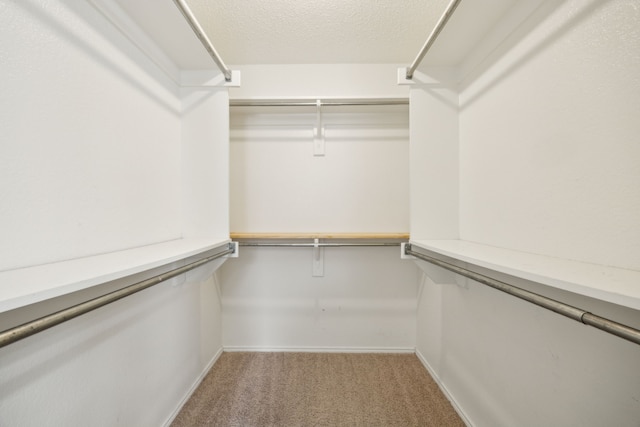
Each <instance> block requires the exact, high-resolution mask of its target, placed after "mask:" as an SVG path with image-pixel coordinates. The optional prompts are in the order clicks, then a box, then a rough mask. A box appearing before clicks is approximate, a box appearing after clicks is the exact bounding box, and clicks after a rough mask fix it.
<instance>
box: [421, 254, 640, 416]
mask: <svg viewBox="0 0 640 427" xmlns="http://www.w3.org/2000/svg"><path fill="white" fill-rule="evenodd" d="M419 264H420V265H421V266H422V267H423V268H424V269H425V271H427V272H428V275H427V274H425V275H424V276H423V278H422V288H421V289H422V290H421V296H420V298H419V301H418V310H417V313H418V315H417V319H418V322H417V339H416V341H417V342H416V350H417V353H418V355H419V357H420V358H421V359H422V360H423V362H424V363H425V365H427V366H428V367H429V369H430V371H431V372H432V374H433V375H434V376H435V377H436V378H437V379H438V380H439V381H440V383H441V386H442V387H443V388H444V389H445V390H446V391H447V393H448V394H449V395H450V396H451V397H452V400H453V401H454V402H455V404H456V405H457V406H458V408H459V410H460V412H461V413H462V414H463V415H464V417H465V418H466V419H467V421H468V423H469V424H470V425H474V426H478V427H484V426H487V427H489V426H515V425H517V426H532V427H533V426H540V425H561V426H594V427H596V426H602V425H615V426H628V427H632V426H637V425H638V420H639V419H640V346H638V345H637V344H634V343H631V342H628V341H625V340H623V339H621V338H618V337H615V336H613V335H610V334H607V333H605V332H602V331H599V330H597V329H595V328H591V327H589V326H586V325H583V324H581V323H579V322H576V321H573V320H571V319H568V318H566V317H563V316H560V315H557V314H555V313H553V312H551V311H548V310H545V309H543V308H540V307H538V306H535V305H533V304H530V303H528V302H525V301H521V300H519V299H517V298H514V297H512V296H510V295H507V294H505V293H502V292H499V291H497V290H495V289H491V288H489V287H487V286H484V285H481V284H479V283H477V282H474V281H472V280H470V279H466V278H464V277H461V276H455V275H454V274H453V273H449V272H447V271H446V270H443V269H441V268H439V267H435V266H431V267H430V266H429V265H427V264H426V263H423V262H419ZM498 278H499V279H501V277H500V276H499V277H498ZM502 280H505V279H502ZM506 280H507V281H508V282H509V283H513V284H514V285H516V286H520V287H523V288H525V289H529V290H532V291H534V292H538V293H543V294H545V295H547V296H549V297H553V298H556V299H560V300H561V301H564V302H567V303H573V304H574V305H577V306H579V307H584V308H587V309H590V310H592V311H593V312H594V313H598V314H604V315H605V316H607V317H609V318H612V319H615V320H617V321H620V322H625V323H627V324H629V325H631V326H634V327H636V328H638V327H640V320H639V319H640V316H639V314H638V311H634V310H631V309H625V310H621V309H620V307H617V306H613V305H609V304H606V303H602V302H599V301H595V300H590V301H589V299H588V298H586V297H582V298H581V297H576V296H573V297H571V296H568V295H567V294H564V295H558V294H554V293H553V292H551V293H549V292H541V289H540V287H539V286H535V285H533V284H530V283H526V282H524V281H520V280H514V279H512V278H509V279H506ZM547 291H548V290H547Z"/></svg>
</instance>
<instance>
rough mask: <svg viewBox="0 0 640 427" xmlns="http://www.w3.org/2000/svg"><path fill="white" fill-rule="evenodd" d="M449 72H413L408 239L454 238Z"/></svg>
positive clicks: (453, 111) (453, 102)
mask: <svg viewBox="0 0 640 427" xmlns="http://www.w3.org/2000/svg"><path fill="white" fill-rule="evenodd" d="M454 75H455V74H454V73H453V70H450V69H446V68H440V69H430V70H428V71H418V72H416V73H415V75H414V78H413V84H412V85H411V90H410V94H411V119H410V120H411V130H410V135H411V136H410V141H411V142H410V145H411V150H410V158H411V160H410V172H411V179H410V191H411V193H410V197H409V199H410V203H411V215H410V216H411V227H410V229H411V239H413V240H422V239H457V238H458V236H459V232H458V222H459V219H458V210H459V208H458V205H459V203H458V187H459V182H458V180H459V179H458V175H459V170H458V156H459V153H458V150H459V149H458V94H457V92H456V90H455V85H454V82H453V76H454Z"/></svg>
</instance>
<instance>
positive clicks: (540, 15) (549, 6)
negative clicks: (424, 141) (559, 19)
mask: <svg viewBox="0 0 640 427" xmlns="http://www.w3.org/2000/svg"><path fill="white" fill-rule="evenodd" d="M609 1H610V0H607V1H600V0H590V1H585V2H584V3H581V5H582V8H581V9H580V10H579V11H576V13H575V14H574V15H573V16H572V17H570V18H568V19H566V20H564V21H563V24H562V25H560V26H558V27H557V28H556V29H555V31H553V32H550V33H549V34H548V35H547V36H546V37H545V38H543V39H541V40H540V41H539V42H538V43H537V44H535V45H534V46H532V47H531V48H528V49H527V50H524V49H522V47H521V46H519V45H520V44H521V42H522V41H523V40H524V39H525V38H526V37H527V35H528V34H530V33H531V31H533V30H534V29H535V28H536V27H537V26H538V25H539V24H540V23H542V22H543V21H544V20H545V19H547V18H548V17H550V16H551V15H552V14H553V13H554V12H555V11H556V10H557V9H559V7H560V6H561V4H562V2H556V1H553V2H545V3H544V4H543V5H542V6H540V7H538V8H537V9H536V10H535V11H534V12H533V13H532V14H531V15H530V16H528V17H527V18H526V19H525V21H524V22H523V23H521V24H520V25H519V26H518V27H517V28H515V29H514V30H513V31H512V32H511V33H510V34H508V35H507V37H506V38H505V39H504V41H503V42H502V43H500V44H499V45H498V46H497V47H496V49H495V50H493V51H492V52H491V53H490V54H489V55H488V56H487V57H485V58H484V59H483V60H482V61H481V62H480V63H479V64H478V65H477V66H475V67H474V68H473V69H472V71H471V72H469V73H468V74H467V76H465V77H464V78H463V80H462V83H461V84H460V87H459V91H460V93H461V92H463V91H464V90H465V89H466V88H468V87H469V86H470V85H471V84H472V83H474V81H475V80H476V79H477V78H478V77H480V76H482V75H483V74H484V73H485V72H486V71H487V70H488V69H489V68H491V67H492V66H493V65H495V64H496V63H497V62H498V61H499V60H500V59H501V58H503V57H504V56H505V55H506V54H507V53H509V52H511V51H512V50H513V49H514V48H520V49H521V50H522V52H521V53H520V54H519V55H518V56H519V58H518V59H517V60H515V61H514V62H513V63H511V64H510V65H509V66H507V67H506V68H504V70H502V71H501V72H499V73H497V74H496V75H495V77H493V78H492V79H491V80H490V81H488V82H487V83H485V84H484V85H483V86H482V87H481V88H480V89H478V90H477V91H476V92H475V93H473V95H471V96H470V97H468V98H467V99H466V100H465V101H464V102H461V104H460V111H463V110H464V109H465V108H467V107H469V106H471V105H472V104H473V103H474V102H475V101H476V100H478V99H480V98H481V97H482V96H483V95H484V94H485V93H487V92H489V91H490V90H491V89H492V88H493V87H494V86H496V85H497V84H498V83H499V82H500V81H502V80H503V79H505V78H506V77H507V76H509V75H510V74H512V73H513V72H515V71H516V70H518V69H519V68H521V67H522V66H524V65H525V64H526V63H527V62H529V61H530V60H531V59H532V58H534V57H535V56H536V55H538V54H540V53H541V52H543V51H545V50H546V49H548V48H549V46H550V45H552V44H553V43H554V42H556V41H557V40H558V39H559V38H561V37H562V36H563V35H565V34H567V33H568V32H569V31H570V30H571V29H572V28H574V27H576V26H577V25H578V24H580V23H581V22H582V21H584V20H585V19H586V18H588V17H589V16H590V15H591V14H592V13H593V12H594V11H595V10H596V9H598V8H602V7H603V6H604V5H605V4H606V3H608V2H609Z"/></svg>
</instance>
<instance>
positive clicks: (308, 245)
mask: <svg viewBox="0 0 640 427" xmlns="http://www.w3.org/2000/svg"><path fill="white" fill-rule="evenodd" d="M238 244H239V245H240V246H265V247H293V248H324V247H345V246H400V242H393V243H364V242H363V243H323V242H318V243H274V242H270V243H267V242H238Z"/></svg>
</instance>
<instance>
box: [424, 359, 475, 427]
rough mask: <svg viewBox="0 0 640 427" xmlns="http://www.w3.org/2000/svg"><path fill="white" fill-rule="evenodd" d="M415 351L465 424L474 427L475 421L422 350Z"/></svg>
mask: <svg viewBox="0 0 640 427" xmlns="http://www.w3.org/2000/svg"><path fill="white" fill-rule="evenodd" d="M415 352H416V356H417V357H418V360H420V362H422V365H423V366H424V367H425V369H426V370H427V371H428V372H429V374H430V375H431V377H432V378H433V380H434V381H435V382H436V384H438V387H439V388H440V390H442V393H443V394H444V395H445V397H446V398H447V399H448V400H449V402H451V406H453V409H454V410H455V411H456V412H457V413H458V415H460V418H462V421H463V422H464V423H465V425H467V426H468V427H473V423H472V422H471V420H470V419H469V417H467V414H466V413H465V412H464V411H463V410H462V408H461V407H460V405H458V403H457V402H456V400H455V398H454V397H453V395H452V394H451V393H450V392H449V390H448V389H447V387H446V386H445V385H444V384H443V383H442V381H440V378H439V377H438V375H437V374H436V372H435V371H434V370H433V368H431V365H429V362H427V359H425V357H424V356H423V355H422V353H420V351H418V349H416V350H415Z"/></svg>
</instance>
